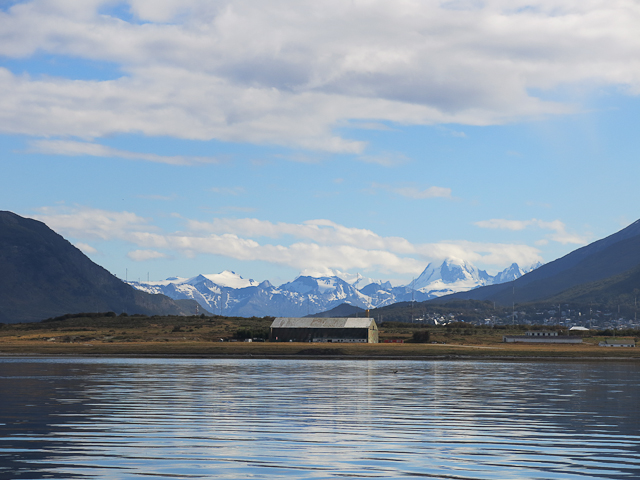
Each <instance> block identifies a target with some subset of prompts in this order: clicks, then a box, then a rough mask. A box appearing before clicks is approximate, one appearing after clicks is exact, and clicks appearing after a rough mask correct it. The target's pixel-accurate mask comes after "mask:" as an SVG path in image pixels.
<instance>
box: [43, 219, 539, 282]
mask: <svg viewBox="0 0 640 480" xmlns="http://www.w3.org/2000/svg"><path fill="white" fill-rule="evenodd" d="M37 218H38V219H39V220H42V221H44V222H45V223H47V224H48V225H49V226H50V227H51V228H53V229H54V230H56V231H58V232H59V233H61V234H62V235H68V236H73V237H74V238H79V239H84V238H101V239H103V240H121V241H125V242H127V243H130V244H133V245H135V246H137V247H138V249H136V250H134V251H131V252H130V253H129V254H128V256H129V258H131V259H132V260H135V261H144V260H150V259H155V258H165V257H168V256H171V257H173V256H181V255H182V256H186V257H195V256H198V255H203V254H205V255H209V254H210V255H220V256H223V257H228V258H232V259H236V260H242V261H254V260H258V261H263V262H268V263H272V264H276V265H283V266H288V267H293V268H296V269H298V270H305V269H311V270H314V271H320V270H322V269H332V270H341V271H343V272H345V271H349V270H351V271H354V270H355V271H359V272H367V271H377V272H382V273H387V274H389V273H393V274H398V275H417V274H419V273H420V272H421V271H422V270H423V269H424V267H425V266H426V263H428V262H429V261H442V260H443V259H445V258H448V257H457V258H464V259H466V260H469V261H471V262H482V263H484V264H489V265H495V266H496V267H499V268H504V267H505V266H507V265H509V264H511V263H512V262H517V263H519V264H520V265H530V264H533V263H535V262H537V261H540V260H541V258H540V255H539V251H538V250H537V249H535V248H533V247H529V246H527V245H511V244H488V243H485V244H482V243H473V242H442V243H435V244H413V243H411V242H409V241H408V240H406V239H404V238H401V237H383V236H380V235H378V234H376V233H375V232H373V231H371V230H367V229H360V228H351V227H346V226H344V225H340V224H337V223H335V222H332V221H330V220H309V221H307V222H304V223H301V224H291V223H272V222H268V221H263V220H258V219H252V218H245V219H220V218H216V219H213V220H212V221H210V222H200V221H195V220H188V219H183V220H184V221H185V225H186V229H185V231H183V232H174V233H167V232H163V231H161V230H160V229H158V228H156V227H154V226H153V225H151V221H150V220H148V219H143V218H141V217H138V216H137V215H135V214H132V213H130V212H107V211H103V210H95V209H89V208H83V207H76V208H74V209H69V208H63V209H60V208H45V209H42V213H41V214H40V215H38V217H37ZM267 238H268V239H269V241H264V240H265V239H267Z"/></svg>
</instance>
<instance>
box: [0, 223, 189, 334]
mask: <svg viewBox="0 0 640 480" xmlns="http://www.w3.org/2000/svg"><path fill="white" fill-rule="evenodd" d="M106 311H114V312H117V313H120V312H127V313H143V314H148V315H153V314H171V315H185V314H193V313H195V312H196V303H195V302H187V303H184V302H181V303H180V304H178V303H176V302H175V301H173V300H171V299H170V298H168V297H166V296H163V295H150V294H147V293H144V292H140V291H138V290H136V289H134V288H133V287H131V286H130V285H127V284H125V283H124V282H122V281H121V280H119V279H118V278H116V277H115V276H113V275H112V274H110V273H109V272H108V271H107V270H105V269H104V268H102V267H100V266H99V265H96V264H95V263H93V262H92V261H91V260H90V259H89V258H87V257H86V256H85V255H84V254H83V253H82V252H81V251H80V250H78V249H77V248H76V247H74V246H73V245H71V244H70V243H69V242H68V241H67V240H65V239H64V238H63V237H62V236H60V235H58V234H57V233H55V232H54V231H53V230H51V229H50V228H49V227H47V226H46V225H45V224H44V223H42V222H38V221H36V220H32V219H28V218H23V217H20V216H18V215H16V214H14V213H11V212H6V211H0V322H2V323H15V322H25V321H27V322H28V321H37V320H42V319H45V318H48V317H53V316H58V315H63V314H65V313H79V312H106Z"/></svg>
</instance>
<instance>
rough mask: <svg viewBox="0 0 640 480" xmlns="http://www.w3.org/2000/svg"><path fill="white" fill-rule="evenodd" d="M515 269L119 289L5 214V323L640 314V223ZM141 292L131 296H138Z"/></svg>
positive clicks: (221, 279)
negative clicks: (515, 308)
mask: <svg viewBox="0 0 640 480" xmlns="http://www.w3.org/2000/svg"><path fill="white" fill-rule="evenodd" d="M536 267H537V268H534V269H532V270H531V269H530V271H525V270H523V269H521V268H520V267H519V266H518V265H516V264H513V265H511V266H510V267H509V268H507V269H505V270H504V271H502V272H500V273H499V274H497V275H495V276H491V275H488V274H487V272H484V271H482V270H479V269H477V268H475V267H474V266H473V265H471V264H470V263H468V262H465V261H463V260H459V259H453V258H450V259H447V260H445V261H444V262H442V263H441V264H429V265H428V266H427V267H426V268H425V269H424V271H423V272H422V274H421V275H420V276H419V277H418V278H416V279H415V280H414V281H412V282H411V283H410V284H407V285H403V286H395V287H394V286H392V284H391V283H390V282H388V281H387V282H385V281H365V282H363V283H367V284H366V285H365V286H364V287H358V284H359V283H360V282H361V281H362V279H361V277H360V276H357V277H356V281H353V277H351V278H349V277H348V276H347V274H340V273H338V274H335V275H332V276H312V275H301V276H299V277H298V278H296V279H295V280H293V281H292V282H287V283H284V284H282V285H280V286H274V285H272V284H271V283H270V282H268V281H266V280H265V281H263V282H256V281H254V280H250V279H249V280H246V279H244V278H242V277H241V276H240V275H237V274H235V273H233V272H230V271H225V272H222V273H219V274H214V275H197V276H195V277H191V278H176V277H174V278H169V279H167V280H164V281H161V282H146V283H145V282H128V283H129V284H127V283H125V282H123V281H122V280H120V279H118V278H116V277H115V276H113V275H112V274H110V273H109V272H108V271H107V270H105V269H104V268H102V267H100V266H99V265H96V264H95V263H93V262H92V261H91V260H90V259H89V258H87V257H86V256H85V255H84V254H83V253H82V252H81V251H80V250H78V249H77V248H76V247H74V246H73V245H71V244H70V243H69V242H68V241H67V240H65V239H64V238H63V237H61V236H60V235H58V234H57V233H55V232H54V231H53V230H51V229H50V228H49V227H47V226H46V225H45V224H44V223H42V222H38V221H36V220H31V219H27V218H23V217H20V216H18V215H16V214H14V213H11V212H3V211H0V323H13V322H24V321H37V320H42V319H46V318H50V317H55V316H59V315H64V314H67V313H80V312H107V311H113V312H116V313H129V314H135V313H141V314H148V315H155V314H158V315H193V314H198V313H207V312H209V313H214V314H222V315H226V316H295V317H298V316H305V315H309V314H318V312H327V311H330V310H332V309H335V308H337V307H339V306H340V305H342V304H345V307H343V309H344V308H351V309H357V308H361V309H368V308H378V307H384V306H389V305H392V304H396V303H401V302H410V301H412V300H413V301H417V302H421V301H429V302H448V301H452V300H480V301H492V302H495V303H496V304H500V305H511V304H512V303H513V304H524V303H532V302H542V301H546V302H548V301H552V302H557V303H560V302H562V303H568V302H583V303H584V302H589V303H591V302H594V301H595V302H600V303H603V302H604V303H609V304H611V303H612V302H614V303H615V304H617V305H620V303H622V304H630V305H632V306H635V305H637V300H638V296H640V283H639V282H640V220H639V221H637V222H635V223H633V224H631V225H629V226H628V227H626V228H625V229H623V230H620V231H619V232H617V233H614V234H613V235H610V236H608V237H606V238H604V239H602V240H598V241H596V242H593V243H591V244H589V245H587V246H585V247H582V248H580V249H578V250H575V251H573V252H571V253H569V254H568V255H565V256H564V257H562V258H559V259H557V260H555V261H553V262H550V263H548V264H546V265H542V266H536ZM133 287H135V288H133Z"/></svg>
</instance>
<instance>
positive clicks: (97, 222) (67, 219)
mask: <svg viewBox="0 0 640 480" xmlns="http://www.w3.org/2000/svg"><path fill="white" fill-rule="evenodd" d="M39 212H40V213H39V214H37V215H32V218H34V219H36V220H40V221H41V222H44V223H46V224H47V225H48V226H49V228H51V229H52V230H55V231H56V232H58V233H62V232H64V233H63V234H64V235H65V236H70V237H74V238H78V239H87V238H90V239H100V240H112V239H124V238H127V237H128V235H130V234H131V233H132V232H136V231H141V230H145V231H155V230H157V229H156V227H154V226H152V225H150V223H149V222H150V221H149V219H146V218H142V217H140V216H138V215H136V214H135V213H131V212H112V211H108V210H100V209H96V208H87V207H72V208H67V207H44V208H41V209H39Z"/></svg>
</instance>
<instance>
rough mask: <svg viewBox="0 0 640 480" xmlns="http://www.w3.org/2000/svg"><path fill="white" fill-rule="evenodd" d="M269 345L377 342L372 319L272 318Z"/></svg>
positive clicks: (375, 326) (376, 332)
mask: <svg viewBox="0 0 640 480" xmlns="http://www.w3.org/2000/svg"><path fill="white" fill-rule="evenodd" d="M269 340H270V341H272V342H336V343H378V326H377V325H376V322H375V320H373V318H286V317H281V318H276V319H275V320H274V321H273V323H272V324H271V332H270V335H269Z"/></svg>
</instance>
